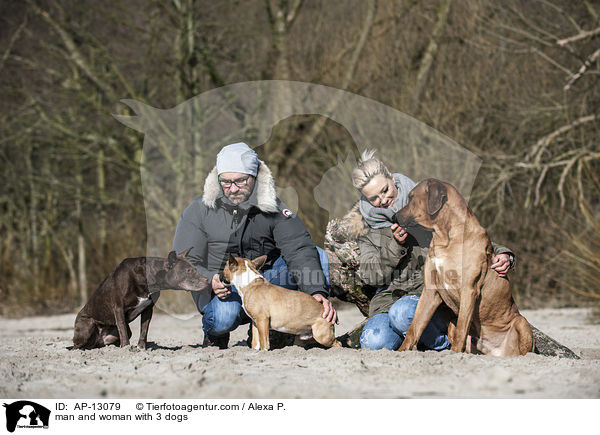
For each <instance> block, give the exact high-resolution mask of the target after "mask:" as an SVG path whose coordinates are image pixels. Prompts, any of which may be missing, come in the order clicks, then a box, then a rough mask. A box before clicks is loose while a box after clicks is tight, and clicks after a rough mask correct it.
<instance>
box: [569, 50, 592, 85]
mask: <svg viewBox="0 0 600 435" xmlns="http://www.w3.org/2000/svg"><path fill="white" fill-rule="evenodd" d="M598 57H600V48H599V49H598V50H596V51H594V52H593V53H592V55H591V56H590V57H588V58H587V59H586V60H585V62H583V65H581V68H579V71H577V73H576V74H573V76H571V78H570V79H569V81H568V82H567V84H566V85H565V87H564V88H563V90H565V91H568V90H569V89H571V86H572V85H573V83H575V82H576V81H577V80H579V79H580V78H581V77H582V76H583V75H584V74H585V72H586V71H587V70H588V69H589V68H590V67H591V66H592V63H594V62H595V61H596V60H597V59H598Z"/></svg>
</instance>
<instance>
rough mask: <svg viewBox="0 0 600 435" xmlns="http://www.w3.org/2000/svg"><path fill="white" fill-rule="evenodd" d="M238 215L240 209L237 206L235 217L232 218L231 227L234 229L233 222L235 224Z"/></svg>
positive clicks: (234, 210)
mask: <svg viewBox="0 0 600 435" xmlns="http://www.w3.org/2000/svg"><path fill="white" fill-rule="evenodd" d="M237 215H238V210H237V208H234V209H233V219H231V228H232V229H233V224H235V223H236V222H235V221H237Z"/></svg>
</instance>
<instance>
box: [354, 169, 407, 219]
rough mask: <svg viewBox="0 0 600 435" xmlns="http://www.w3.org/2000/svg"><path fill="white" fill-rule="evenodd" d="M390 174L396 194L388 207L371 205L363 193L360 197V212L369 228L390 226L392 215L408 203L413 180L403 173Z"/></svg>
mask: <svg viewBox="0 0 600 435" xmlns="http://www.w3.org/2000/svg"><path fill="white" fill-rule="evenodd" d="M392 176H393V177H394V184H395V185H396V189H398V195H397V196H396V199H395V200H394V202H393V203H392V205H391V206H389V207H388V208H381V207H373V206H372V205H371V203H370V202H369V201H368V200H367V198H365V197H364V196H363V195H361V197H360V201H359V206H360V213H361V214H362V216H363V218H364V219H365V221H366V222H367V224H368V225H369V226H370V227H371V228H385V227H391V226H392V218H393V216H394V215H395V214H396V212H398V211H399V210H400V209H402V208H403V207H404V206H405V205H406V204H408V193H409V192H410V191H411V190H412V188H413V187H415V186H416V184H415V182H414V181H412V180H411V179H410V178H408V177H407V176H405V175H402V174H392Z"/></svg>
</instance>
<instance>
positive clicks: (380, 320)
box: [360, 295, 450, 350]
mask: <svg viewBox="0 0 600 435" xmlns="http://www.w3.org/2000/svg"><path fill="white" fill-rule="evenodd" d="M417 302H419V297H418V296H415V295H407V296H404V297H402V298H400V299H398V300H397V301H396V302H394V305H392V306H391V308H390V311H389V312H388V313H379V314H376V315H374V316H373V317H371V318H370V319H369V321H368V322H367V324H366V325H365V327H364V328H363V332H362V335H361V336H360V347H361V348H363V349H372V350H379V349H384V348H385V349H389V350H396V349H398V348H399V347H400V345H401V344H402V340H404V336H405V335H406V332H407V331H408V327H409V326H410V324H411V323H412V321H413V318H414V317H415V310H416V309H417ZM419 343H420V344H421V345H422V346H424V347H426V348H427V349H431V350H443V349H446V348H448V347H450V342H449V341H448V330H447V325H445V324H444V322H443V321H442V319H441V318H440V316H439V314H438V313H437V312H435V313H434V314H433V317H432V318H431V320H430V321H429V325H427V327H426V328H425V331H423V334H422V335H421V339H420V340H419Z"/></svg>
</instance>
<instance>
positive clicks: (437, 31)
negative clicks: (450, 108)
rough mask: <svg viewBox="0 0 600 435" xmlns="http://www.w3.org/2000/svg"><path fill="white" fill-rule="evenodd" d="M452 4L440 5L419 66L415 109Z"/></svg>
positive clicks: (443, 2)
mask: <svg viewBox="0 0 600 435" xmlns="http://www.w3.org/2000/svg"><path fill="white" fill-rule="evenodd" d="M451 4H452V0H442V2H441V3H440V8H439V10H438V15H437V21H436V23H435V26H434V28H433V32H432V33H431V38H430V39H429V44H428V45H427V49H426V50H425V54H424V55H423V59H422V60H421V65H420V66H419V72H418V73H417V81H416V83H415V87H414V89H413V93H412V106H413V107H415V106H416V104H417V103H418V101H419V99H420V98H421V94H422V92H423V88H424V87H425V83H427V77H428V76H429V71H430V70H431V66H432V65H433V60H434V58H435V55H436V54H437V51H438V48H439V46H438V41H439V39H440V37H441V36H442V33H443V31H444V28H445V27H446V23H447V21H448V14H449V12H450V5H451Z"/></svg>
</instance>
